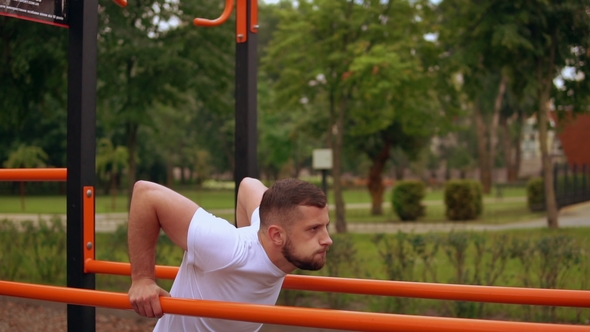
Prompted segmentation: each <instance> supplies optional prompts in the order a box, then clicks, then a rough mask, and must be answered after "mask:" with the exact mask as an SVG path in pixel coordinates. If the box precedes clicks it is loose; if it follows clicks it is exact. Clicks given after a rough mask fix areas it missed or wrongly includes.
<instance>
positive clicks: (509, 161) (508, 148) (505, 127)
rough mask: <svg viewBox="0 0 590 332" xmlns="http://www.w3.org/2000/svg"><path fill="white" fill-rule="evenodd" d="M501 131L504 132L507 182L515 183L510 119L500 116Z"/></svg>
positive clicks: (503, 142) (503, 141) (503, 146)
mask: <svg viewBox="0 0 590 332" xmlns="http://www.w3.org/2000/svg"><path fill="white" fill-rule="evenodd" d="M500 129H501V130H502V149H503V150H504V164H505V167H506V180H507V181H508V182H514V180H515V179H514V175H513V172H514V153H513V149H512V144H511V142H512V137H510V127H509V123H508V118H506V117H505V116H503V115H502V116H500Z"/></svg>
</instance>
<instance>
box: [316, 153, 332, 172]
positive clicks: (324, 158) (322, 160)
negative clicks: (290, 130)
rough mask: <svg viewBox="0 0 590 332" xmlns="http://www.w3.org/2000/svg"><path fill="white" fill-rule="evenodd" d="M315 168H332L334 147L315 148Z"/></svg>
mask: <svg viewBox="0 0 590 332" xmlns="http://www.w3.org/2000/svg"><path fill="white" fill-rule="evenodd" d="M312 167H313V169H332V149H315V150H313V159H312Z"/></svg>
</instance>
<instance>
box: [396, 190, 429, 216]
mask: <svg viewBox="0 0 590 332" xmlns="http://www.w3.org/2000/svg"><path fill="white" fill-rule="evenodd" d="M424 196H426V186H425V185H424V183H423V182H422V181H416V180H403V181H398V182H397V183H396V185H395V187H394V188H393V191H392V194H391V204H392V207H393V210H394V211H395V213H396V214H397V215H398V216H399V218H400V219H401V220H402V221H415V220H417V219H418V218H420V217H422V216H424V215H425V214H426V208H425V206H424V205H422V199H424Z"/></svg>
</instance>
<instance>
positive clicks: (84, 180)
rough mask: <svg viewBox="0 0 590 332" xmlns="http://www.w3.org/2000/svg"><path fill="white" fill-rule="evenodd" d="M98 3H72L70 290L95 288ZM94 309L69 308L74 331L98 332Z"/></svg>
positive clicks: (75, 0) (90, 0) (94, 0)
mask: <svg viewBox="0 0 590 332" xmlns="http://www.w3.org/2000/svg"><path fill="white" fill-rule="evenodd" d="M97 8H98V2H97V0H70V2H69V23H70V30H69V50H68V53H69V54H68V63H69V69H68V134H67V138H68V142H67V144H68V148H67V153H68V156H67V158H68V160H67V169H68V179H67V286H68V287H75V288H87V289H94V288H95V278H94V274H85V273H84V259H83V258H84V252H83V250H84V249H83V244H82V241H83V240H82V239H83V231H84V230H83V210H82V204H83V199H82V195H83V194H85V193H83V187H84V186H94V184H95V181H94V176H95V165H94V163H95V153H96V151H95V150H96V147H95V140H96V139H95V122H96V57H97V56H96V52H97V45H96V36H97V30H98V17H97V15H98V14H97ZM95 330H96V311H95V308H94V307H85V306H77V305H68V332H74V331H76V332H94V331H95Z"/></svg>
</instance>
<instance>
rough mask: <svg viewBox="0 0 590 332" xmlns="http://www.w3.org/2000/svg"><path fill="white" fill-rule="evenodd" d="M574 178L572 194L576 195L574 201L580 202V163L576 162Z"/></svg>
mask: <svg viewBox="0 0 590 332" xmlns="http://www.w3.org/2000/svg"><path fill="white" fill-rule="evenodd" d="M572 173H573V179H572V195H573V196H574V202H575V203H577V202H579V199H580V198H579V195H580V194H579V193H578V181H579V180H578V164H574V166H573V169H572Z"/></svg>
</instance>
